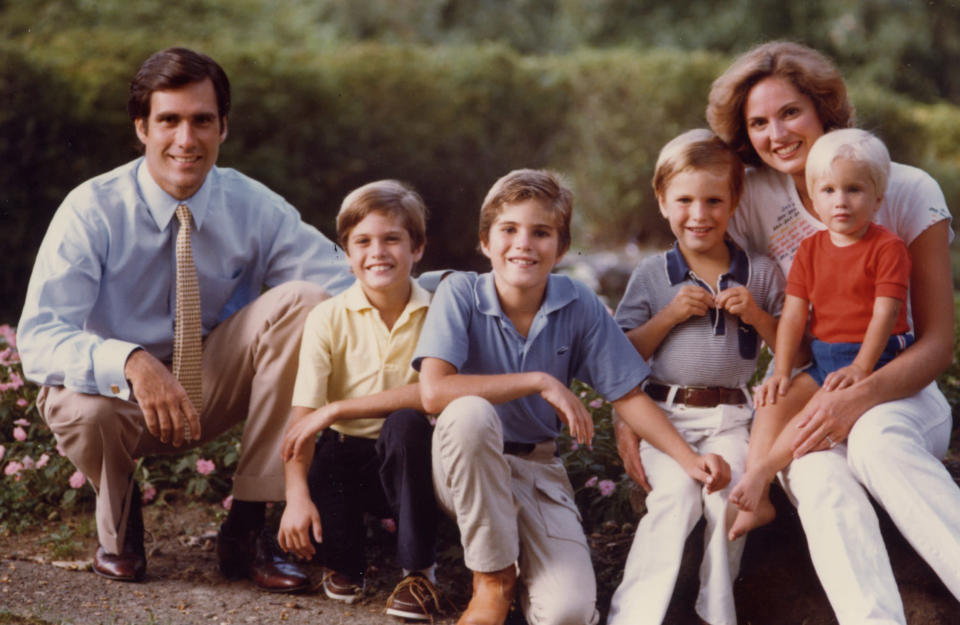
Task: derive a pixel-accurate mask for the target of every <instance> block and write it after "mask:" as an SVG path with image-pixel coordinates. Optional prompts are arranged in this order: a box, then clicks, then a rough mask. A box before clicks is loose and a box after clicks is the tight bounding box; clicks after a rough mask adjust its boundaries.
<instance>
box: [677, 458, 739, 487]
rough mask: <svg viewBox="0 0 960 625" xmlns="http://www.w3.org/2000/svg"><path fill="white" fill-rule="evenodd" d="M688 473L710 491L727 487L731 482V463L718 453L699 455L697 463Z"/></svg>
mask: <svg viewBox="0 0 960 625" xmlns="http://www.w3.org/2000/svg"><path fill="white" fill-rule="evenodd" d="M687 473H688V474H689V475H690V477H692V478H693V479H695V480H697V481H698V482H702V483H703V484H704V485H705V486H706V487H707V492H708V493H713V492H716V491H718V490H721V489H723V488H726V486H727V484H729V483H730V465H729V464H727V461H726V460H724V459H723V458H722V457H721V456H718V455H717V454H704V455H702V456H698V458H697V463H696V464H695V465H694V466H693V467H692V468H691V469H688V470H687Z"/></svg>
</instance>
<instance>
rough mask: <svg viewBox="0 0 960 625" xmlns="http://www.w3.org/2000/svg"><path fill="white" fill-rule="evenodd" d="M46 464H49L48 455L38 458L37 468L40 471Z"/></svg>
mask: <svg viewBox="0 0 960 625" xmlns="http://www.w3.org/2000/svg"><path fill="white" fill-rule="evenodd" d="M48 462H50V455H49V454H43V455H42V456H40V459H39V460H37V468H38V469H42V468H43V467H45V466H47V463H48Z"/></svg>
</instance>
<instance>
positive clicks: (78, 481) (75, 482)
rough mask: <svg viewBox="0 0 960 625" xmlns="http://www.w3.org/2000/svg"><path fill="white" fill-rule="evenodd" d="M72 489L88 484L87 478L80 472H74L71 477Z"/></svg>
mask: <svg viewBox="0 0 960 625" xmlns="http://www.w3.org/2000/svg"><path fill="white" fill-rule="evenodd" d="M69 481H70V488H80V487H81V486H83V485H84V484H85V483H86V482H87V476H85V475H84V474H83V473H81V472H80V471H74V472H73V475H71V476H70V480H69Z"/></svg>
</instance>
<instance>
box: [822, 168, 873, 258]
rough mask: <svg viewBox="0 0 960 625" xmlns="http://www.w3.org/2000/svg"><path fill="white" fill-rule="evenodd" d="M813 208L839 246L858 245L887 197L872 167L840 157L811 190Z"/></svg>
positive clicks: (831, 238) (832, 239)
mask: <svg viewBox="0 0 960 625" xmlns="http://www.w3.org/2000/svg"><path fill="white" fill-rule="evenodd" d="M810 192H811V197H812V199H813V207H814V209H816V211H817V215H819V216H820V221H822V222H823V223H824V224H826V226H827V229H828V230H829V231H830V240H831V241H833V243H834V244H835V245H838V246H845V245H850V244H852V243H856V242H857V241H859V240H860V239H861V237H863V235H864V233H865V232H866V231H867V227H868V226H869V225H870V222H871V221H873V216H874V215H875V214H876V212H877V209H878V208H880V202H881V201H883V194H882V193H879V192H878V191H877V189H876V186H875V185H874V181H873V178H872V177H871V175H870V170H869V168H868V167H867V166H866V165H864V164H862V163H858V162H856V161H852V160H850V159H847V158H837V159H835V160H834V161H833V163H831V165H830V167H829V169H827V170H826V171H825V172H824V174H823V175H822V176H820V178H818V179H817V180H815V181H813V185H812V186H811V189H810Z"/></svg>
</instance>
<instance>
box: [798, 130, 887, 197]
mask: <svg viewBox="0 0 960 625" xmlns="http://www.w3.org/2000/svg"><path fill="white" fill-rule="evenodd" d="M838 158H843V159H847V160H850V161H853V162H854V163H856V164H858V165H861V166H863V167H864V168H866V170H867V175H868V176H869V178H870V180H871V181H872V182H873V186H874V189H875V190H876V192H877V195H881V196H882V195H883V194H884V193H886V191H887V181H888V180H889V179H890V152H888V151H887V146H885V145H884V144H883V141H881V140H880V139H878V138H877V137H876V136H875V135H873V134H871V133H869V132H867V131H866V130H861V129H859V128H841V129H840V130H834V131H832V132H828V133H827V134H825V135H822V136H821V137H820V138H819V139H817V140H816V141H815V142H814V144H813V147H812V148H810V153H809V154H807V167H806V173H805V175H806V180H807V190H808V191H809V192H810V195H811V196H813V187H814V185H815V184H816V182H817V180H819V179H820V178H822V177H823V176H824V175H825V174H826V173H827V172H829V171H830V168H831V167H833V162H834V161H836V160H837V159H838Z"/></svg>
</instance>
